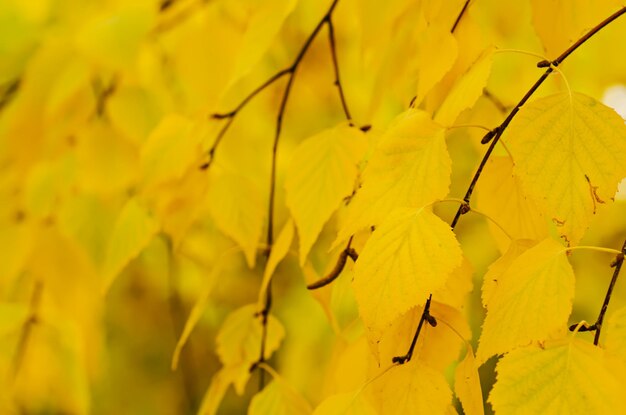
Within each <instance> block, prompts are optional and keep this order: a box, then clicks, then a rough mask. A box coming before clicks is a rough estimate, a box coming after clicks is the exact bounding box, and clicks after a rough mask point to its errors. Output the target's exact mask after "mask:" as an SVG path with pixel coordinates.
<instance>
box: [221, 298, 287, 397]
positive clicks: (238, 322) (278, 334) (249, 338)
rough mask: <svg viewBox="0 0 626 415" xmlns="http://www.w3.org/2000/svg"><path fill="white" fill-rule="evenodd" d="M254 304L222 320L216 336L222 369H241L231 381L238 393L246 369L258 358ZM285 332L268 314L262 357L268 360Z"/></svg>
mask: <svg viewBox="0 0 626 415" xmlns="http://www.w3.org/2000/svg"><path fill="white" fill-rule="evenodd" d="M261 318H262V317H261V316H260V315H258V308H257V305H256V304H248V305H246V306H243V307H241V308H239V309H237V310H235V311H233V312H232V313H230V314H229V315H228V317H226V320H225V321H224V323H223V324H222V327H221V328H220V331H219V333H218V334H217V339H216V343H217V355H218V356H219V358H220V361H221V362H222V364H223V365H224V366H225V367H234V366H237V367H239V368H240V369H241V370H240V371H239V376H238V377H237V379H236V381H235V389H236V390H237V391H238V393H240V394H241V393H242V392H243V389H244V387H245V385H246V383H247V381H248V379H249V377H250V366H251V365H252V364H253V363H255V362H256V361H258V360H259V357H260V356H261V338H262V333H263V325H262V322H261ZM283 337H285V329H284V328H283V326H282V324H281V323H280V322H279V321H278V320H277V319H276V318H275V317H274V316H272V315H269V316H268V320H267V338H266V341H265V356H264V357H265V358H266V359H268V358H269V357H270V356H271V355H272V353H274V351H275V350H276V349H278V346H279V345H280V343H281V341H282V339H283Z"/></svg>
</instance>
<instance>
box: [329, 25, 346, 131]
mask: <svg viewBox="0 0 626 415" xmlns="http://www.w3.org/2000/svg"><path fill="white" fill-rule="evenodd" d="M326 26H328V42H329V43H330V54H331V55H332V57H333V69H334V70H335V85H336V86H337V89H338V90H339V98H340V99H341V106H342V108H343V112H344V114H345V115H346V119H347V120H348V121H351V120H352V117H351V116H350V111H349V110H348V104H347V103H346V95H345V93H344V92H343V86H342V85H341V78H340V77H339V63H338V60H337V46H336V41H335V28H334V27H333V21H332V16H331V15H328V17H327V18H326Z"/></svg>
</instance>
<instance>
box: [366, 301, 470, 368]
mask: <svg viewBox="0 0 626 415" xmlns="http://www.w3.org/2000/svg"><path fill="white" fill-rule="evenodd" d="M423 310H424V307H423V306H422V307H413V308H412V309H411V310H409V311H408V312H407V313H405V314H403V315H402V316H400V317H399V318H397V319H396V320H394V322H393V323H392V324H391V325H390V327H389V328H388V329H387V330H385V332H384V333H383V335H382V337H380V338H371V337H370V339H369V340H370V344H371V345H372V346H373V347H372V348H373V350H374V352H376V351H377V350H378V352H379V362H380V364H381V365H385V364H389V363H391V361H392V359H393V358H394V357H395V356H403V355H405V354H406V352H407V351H408V349H409V345H410V344H411V340H412V339H413V335H414V334H415V330H416V329H417V326H418V324H419V322H420V319H421V318H422V312H423ZM430 314H431V315H432V316H433V317H435V319H436V320H437V325H436V326H435V327H432V326H431V325H430V324H428V322H424V324H423V325H422V329H421V331H420V336H419V338H418V340H417V343H416V345H415V349H414V351H413V358H414V359H419V360H421V361H422V362H423V363H424V364H426V365H428V366H430V367H432V368H435V369H438V370H442V371H443V370H445V369H446V368H447V367H448V366H449V365H450V363H452V362H453V361H455V360H456V359H457V357H458V356H459V351H460V350H461V347H462V346H463V341H464V340H465V341H469V340H470V339H471V337H472V333H471V331H470V328H469V326H468V324H467V322H466V320H465V317H464V316H463V314H462V313H461V312H460V311H459V310H458V309H456V308H454V307H450V306H448V305H446V304H441V303H438V302H435V301H433V302H431V307H430ZM459 336H460V337H459ZM377 357H378V356H377Z"/></svg>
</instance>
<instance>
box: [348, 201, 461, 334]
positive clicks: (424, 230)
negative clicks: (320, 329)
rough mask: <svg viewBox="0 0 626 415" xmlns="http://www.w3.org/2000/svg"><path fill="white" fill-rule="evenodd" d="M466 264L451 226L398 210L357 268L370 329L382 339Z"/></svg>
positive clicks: (356, 280) (427, 213) (360, 302)
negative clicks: (401, 317) (381, 334)
mask: <svg viewBox="0 0 626 415" xmlns="http://www.w3.org/2000/svg"><path fill="white" fill-rule="evenodd" d="M461 260H462V253H461V248H460V247H459V244H458V242H457V240H456V238H455V236H454V233H453V232H452V230H451V229H450V226H449V225H448V224H447V223H445V222H443V221H442V220H441V219H439V218H438V217H437V216H435V215H434V214H433V213H432V212H430V211H429V210H427V209H426V208H422V209H409V208H400V209H396V210H394V211H393V212H392V213H391V214H390V215H389V217H388V218H387V220H386V221H385V222H383V224H382V225H381V226H380V227H379V228H378V229H376V231H375V232H374V234H373V235H372V236H371V237H370V239H369V241H368V242H367V245H365V249H364V250H363V252H362V253H361V254H360V256H359V259H358V261H357V262H356V265H355V268H354V282H353V286H354V293H355V297H356V300H357V303H358V305H359V313H360V314H361V317H362V318H363V321H364V323H365V325H366V327H367V328H368V329H369V330H371V331H372V332H373V333H374V336H376V334H375V333H379V332H381V331H383V330H384V329H385V328H386V327H387V326H388V325H389V324H391V322H392V321H393V320H394V319H395V318H396V317H398V316H399V315H400V314H402V313H404V312H406V311H408V310H409V309H410V308H411V307H414V306H418V305H422V304H424V303H425V301H426V299H427V297H428V295H429V293H432V292H433V291H436V290H438V289H440V288H441V287H443V286H444V285H445V283H446V280H447V279H448V277H449V276H450V273H451V272H452V271H453V270H454V269H455V268H457V267H458V266H459V265H461Z"/></svg>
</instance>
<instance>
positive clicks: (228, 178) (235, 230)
mask: <svg viewBox="0 0 626 415" xmlns="http://www.w3.org/2000/svg"><path fill="white" fill-rule="evenodd" d="M210 174H211V183H210V185H209V190H208V195H207V203H208V204H209V212H210V214H211V217H212V218H213V220H214V221H215V226H217V228H218V229H219V230H220V231H222V232H223V233H224V234H225V235H227V236H229V237H230V238H232V239H233V240H234V241H235V242H236V243H237V244H238V245H239V246H240V247H241V249H242V250H243V252H244V254H245V256H246V261H247V262H248V265H249V266H250V268H252V267H254V264H255V262H256V251H257V247H258V245H259V238H260V237H261V232H262V230H263V219H264V218H265V209H266V204H265V203H264V198H263V197H262V196H261V192H260V191H259V189H258V188H257V187H256V186H255V185H254V183H252V181H250V180H249V179H248V178H246V177H244V176H240V175H236V174H230V173H224V174H219V173H216V170H212V171H211V172H210Z"/></svg>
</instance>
